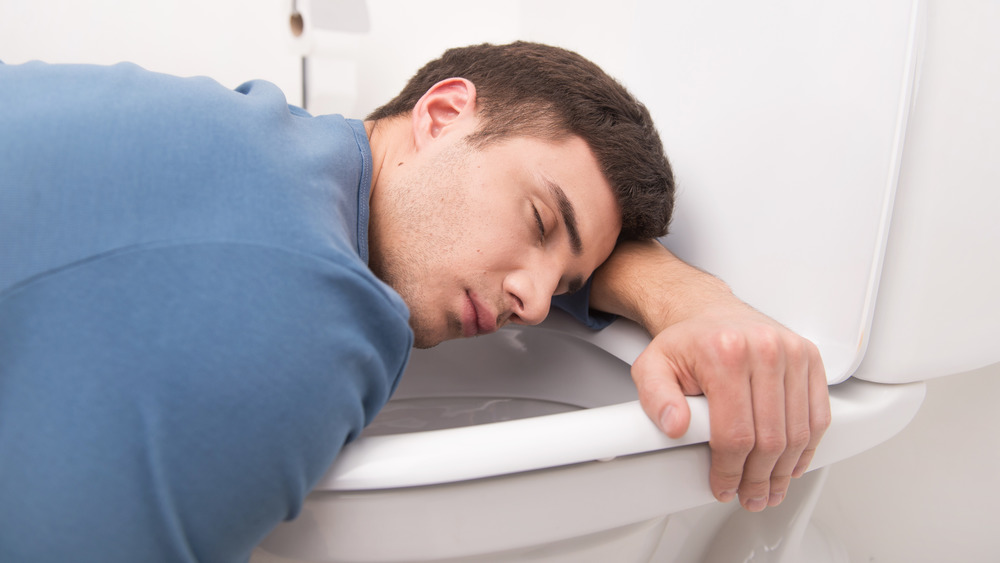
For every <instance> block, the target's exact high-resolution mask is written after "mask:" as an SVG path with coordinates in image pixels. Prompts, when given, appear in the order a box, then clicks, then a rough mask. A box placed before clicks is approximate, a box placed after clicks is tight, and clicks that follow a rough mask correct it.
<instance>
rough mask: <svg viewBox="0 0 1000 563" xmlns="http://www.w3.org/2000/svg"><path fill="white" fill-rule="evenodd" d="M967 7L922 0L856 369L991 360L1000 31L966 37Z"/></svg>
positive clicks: (914, 369) (998, 244) (958, 368)
mask: <svg viewBox="0 0 1000 563" xmlns="http://www.w3.org/2000/svg"><path fill="white" fill-rule="evenodd" d="M964 10H968V7H967V6H965V5H964V3H961V2H952V1H950V0H949V1H941V2H931V3H929V5H928V6H927V17H928V19H929V20H930V21H931V22H933V25H929V26H928V28H927V30H928V31H927V35H926V41H925V47H924V56H923V57H922V63H921V70H920V78H919V83H918V85H917V96H916V99H915V101H914V104H913V108H912V110H911V112H910V119H909V124H908V126H907V131H906V143H905V147H906V148H905V150H904V151H903V159H902V166H901V170H900V177H899V186H898V187H897V190H896V198H895V205H894V206H893V213H892V226H891V228H890V231H889V239H888V246H887V248H886V255H885V262H884V265H883V268H882V277H881V282H880V283H879V289H878V298H877V300H876V303H877V305H876V307H875V316H874V320H873V322H872V328H871V336H870V342H869V345H868V352H867V353H866V354H865V357H864V360H863V361H862V363H861V366H860V368H859V369H858V371H857V372H856V373H855V377H859V378H863V379H868V380H870V381H878V382H887V383H894V382H902V381H913V380H923V379H929V378H932V377H937V376H941V375H948V374H953V373H958V372H963V371H968V370H972V369H976V368H979V367H982V366H986V365H990V364H994V363H996V362H998V361H1000V291H998V288H1000V221H998V220H997V209H1000V190H998V189H997V186H1000V161H998V160H997V157H996V155H997V154H1000V106H998V104H997V103H996V99H997V96H996V92H997V91H998V90H1000V65H998V64H997V61H998V60H1000V36H998V35H997V34H992V35H987V34H983V33H978V34H975V33H972V34H970V32H969V29H968V26H967V24H966V22H965V21H964V20H965V19H966V18H967V17H968V15H967V12H966V13H963V11H964ZM993 10H994V12H995V11H996V6H995V5H994V8H993Z"/></svg>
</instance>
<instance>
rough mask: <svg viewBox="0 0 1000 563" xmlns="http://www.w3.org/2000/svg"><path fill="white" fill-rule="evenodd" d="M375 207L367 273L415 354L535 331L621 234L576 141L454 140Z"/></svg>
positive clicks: (424, 158) (605, 188)
mask: <svg viewBox="0 0 1000 563" xmlns="http://www.w3.org/2000/svg"><path fill="white" fill-rule="evenodd" d="M404 166H405V168H406V169H405V170H402V168H403V166H401V167H400V168H401V170H400V171H399V173H398V175H397V176H396V177H395V178H394V180H393V183H394V184H395V186H393V187H394V189H393V190H392V191H391V193H393V194H395V197H393V198H391V200H388V201H382V202H380V207H381V208H382V212H381V213H380V215H379V219H378V220H379V221H380V229H379V233H380V235H379V236H378V237H377V239H376V238H373V240H372V253H371V256H372V258H371V267H372V270H373V271H375V273H376V274H377V275H379V277H381V278H382V279H383V280H385V281H386V282H387V283H389V285H391V286H392V287H393V288H394V289H395V290H396V291H397V292H399V294H400V295H401V296H402V297H403V299H404V300H405V301H406V304H407V305H408V306H409V308H410V326H411V327H412V328H413V331H414V334H415V339H416V346H418V347H422V348H426V347H430V346H434V345H436V344H438V343H440V342H441V341H443V340H448V339H452V338H460V337H468V336H475V335H478V334H488V333H490V332H493V331H495V330H496V329H497V328H499V327H500V326H503V325H504V324H506V323H507V322H516V323H523V324H536V323H539V322H541V321H542V320H543V319H544V318H545V317H546V316H547V314H548V311H549V300H550V298H551V297H552V296H553V295H555V294H559V293H565V292H570V291H574V290H575V289H578V288H579V287H580V286H581V285H582V284H583V283H584V282H585V281H586V280H587V278H588V277H590V275H591V274H592V273H593V271H594V270H595V269H596V268H597V267H598V266H599V265H600V264H601V263H603V262H604V260H606V259H607V257H608V256H609V255H610V254H611V251H612V250H613V248H614V245H615V241H616V239H617V237H618V233H619V231H620V229H621V219H620V217H619V214H618V210H617V204H616V202H615V200H614V196H613V195H612V191H611V187H610V186H609V185H608V183H607V181H606V180H605V179H604V177H603V175H602V174H601V173H600V169H599V167H598V164H597V161H596V159H595V158H594V156H593V154H592V153H591V151H590V149H589V147H588V146H587V145H586V143H585V142H584V141H583V140H582V139H580V138H578V137H569V138H567V139H565V140H562V141H543V140H538V139H534V138H528V137H515V138H511V139H507V140H501V141H496V142H494V143H491V144H490V145H488V146H487V147H486V148H483V149H481V150H479V149H472V148H470V147H469V146H468V145H467V144H466V143H465V141H464V138H456V139H454V140H452V141H450V142H448V143H441V144H440V145H439V146H436V147H435V148H434V149H433V150H429V151H426V152H424V153H421V155H420V157H419V158H417V159H415V160H413V161H411V162H407V163H406V164H405V165H404Z"/></svg>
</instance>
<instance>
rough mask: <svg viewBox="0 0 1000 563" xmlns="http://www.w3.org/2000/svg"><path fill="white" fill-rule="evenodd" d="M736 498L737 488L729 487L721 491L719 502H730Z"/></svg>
mask: <svg viewBox="0 0 1000 563" xmlns="http://www.w3.org/2000/svg"><path fill="white" fill-rule="evenodd" d="M734 498H736V489H728V490H725V491H722V492H721V493H719V502H729V501H731V500H733V499H734Z"/></svg>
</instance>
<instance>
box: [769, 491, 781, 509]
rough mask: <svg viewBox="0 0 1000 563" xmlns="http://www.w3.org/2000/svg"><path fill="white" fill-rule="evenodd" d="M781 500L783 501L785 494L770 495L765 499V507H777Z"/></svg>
mask: <svg viewBox="0 0 1000 563" xmlns="http://www.w3.org/2000/svg"><path fill="white" fill-rule="evenodd" d="M783 500H785V493H771V494H770V496H768V497H767V505H768V506H778V505H779V504H781V501H783Z"/></svg>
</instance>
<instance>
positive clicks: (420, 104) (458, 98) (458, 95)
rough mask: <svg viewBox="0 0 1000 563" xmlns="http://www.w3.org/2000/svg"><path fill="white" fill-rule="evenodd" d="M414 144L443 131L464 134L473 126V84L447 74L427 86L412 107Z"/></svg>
mask: <svg viewBox="0 0 1000 563" xmlns="http://www.w3.org/2000/svg"><path fill="white" fill-rule="evenodd" d="M412 121H413V138H414V141H415V142H416V145H417V148H418V149H420V148H423V147H424V146H426V145H428V144H429V143H432V142H433V141H434V140H436V139H439V138H441V137H442V136H444V135H446V134H451V133H455V134H459V135H466V134H468V133H471V132H473V131H474V130H475V126H476V86H475V85H474V84H473V83H472V82H470V81H468V80H466V79H464V78H448V79H446V80H442V81H441V82H438V83H437V84H435V85H434V86H431V88H430V90H427V92H426V93H424V95H423V96H421V98H420V100H418V101H417V104H416V105H415V106H414V107H413V115H412Z"/></svg>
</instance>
